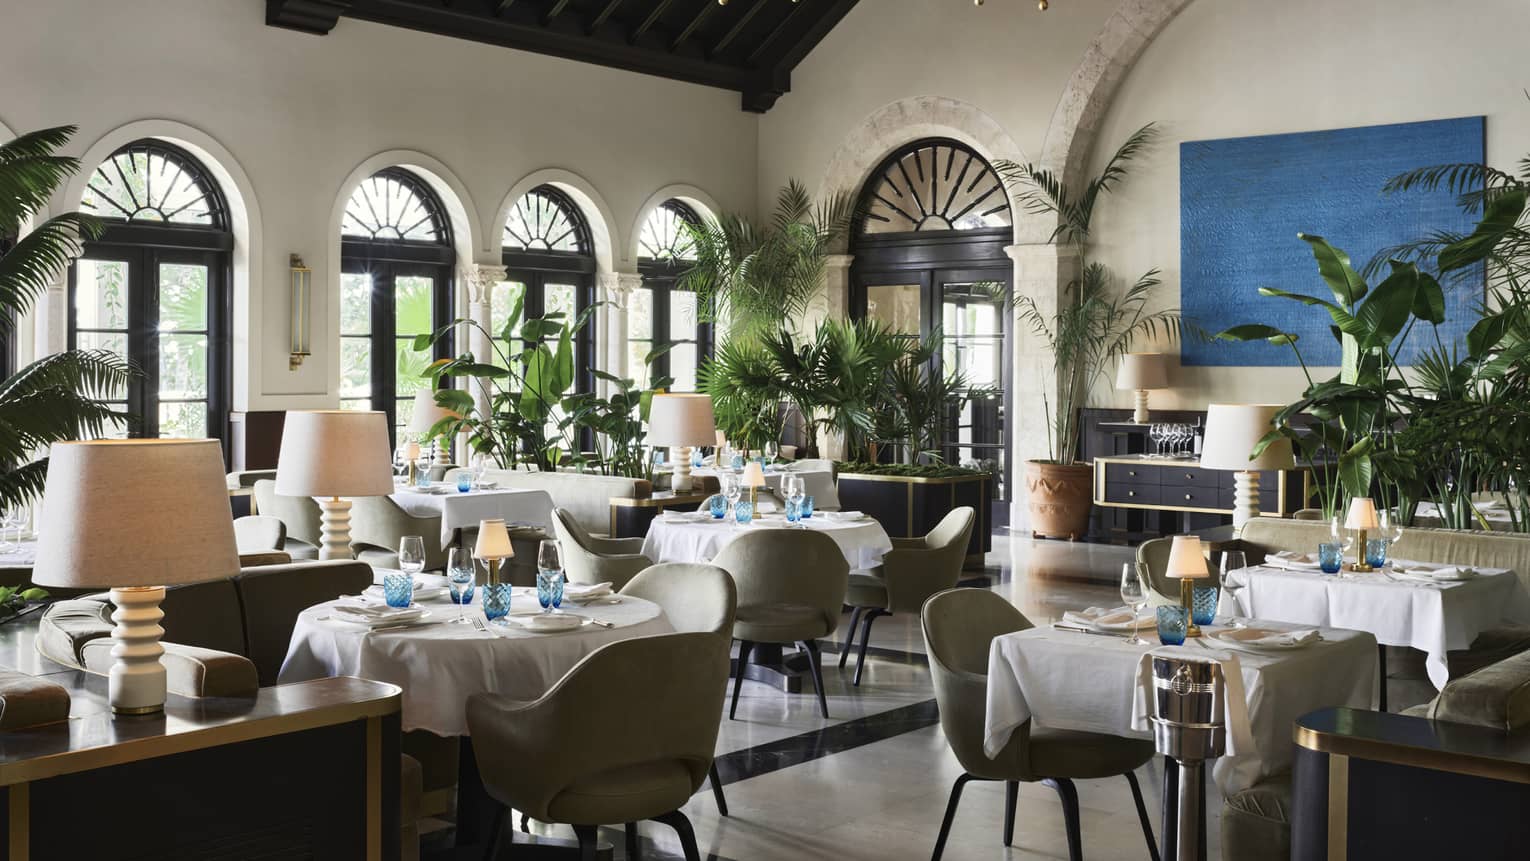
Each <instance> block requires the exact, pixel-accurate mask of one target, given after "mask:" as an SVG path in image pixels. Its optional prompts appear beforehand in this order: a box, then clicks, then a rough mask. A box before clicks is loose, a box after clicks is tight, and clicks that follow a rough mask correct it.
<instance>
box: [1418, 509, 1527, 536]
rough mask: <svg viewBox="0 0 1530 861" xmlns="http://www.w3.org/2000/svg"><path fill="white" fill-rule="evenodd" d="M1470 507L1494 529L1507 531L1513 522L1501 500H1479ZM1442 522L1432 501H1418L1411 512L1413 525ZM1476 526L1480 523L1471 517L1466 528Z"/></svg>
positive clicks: (1433, 524)
mask: <svg viewBox="0 0 1530 861" xmlns="http://www.w3.org/2000/svg"><path fill="white" fill-rule="evenodd" d="M1472 507H1473V508H1474V509H1476V511H1477V513H1478V514H1481V515H1482V519H1483V520H1486V521H1487V523H1488V526H1489V527H1491V528H1492V529H1493V530H1495V531H1500V530H1501V531H1503V532H1508V531H1509V530H1510V528H1511V527H1512V526H1513V524H1514V521H1513V519H1512V518H1510V517H1509V509H1507V508H1504V507H1503V503H1501V502H1479V503H1476V504H1474V505H1473V506H1472ZM1520 516H1521V517H1523V516H1524V514H1523V513H1521V514H1520ZM1444 522H1445V521H1444V518H1442V517H1441V516H1440V507H1439V506H1438V505H1435V504H1434V503H1433V502H1420V503H1419V504H1418V510H1416V511H1414V512H1413V525H1415V526H1441V525H1443V524H1444ZM1478 526H1480V524H1479V523H1478V521H1477V519H1476V518H1475V517H1473V518H1472V521H1471V524H1470V525H1469V526H1468V527H1467V528H1469V529H1476V528H1478Z"/></svg>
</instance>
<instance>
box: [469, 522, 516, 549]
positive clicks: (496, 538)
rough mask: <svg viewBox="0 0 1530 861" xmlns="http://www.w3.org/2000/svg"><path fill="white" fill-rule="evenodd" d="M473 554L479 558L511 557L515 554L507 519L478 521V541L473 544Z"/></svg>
mask: <svg viewBox="0 0 1530 861" xmlns="http://www.w3.org/2000/svg"><path fill="white" fill-rule="evenodd" d="M473 555H474V556H477V557H478V558H479V559H509V558H510V557H512V556H514V555H515V548H514V547H513V546H511V544H510V532H509V530H507V529H506V528H505V521H503V520H500V519H498V518H496V519H494V520H480V521H478V542H477V543H476V544H474V545H473Z"/></svg>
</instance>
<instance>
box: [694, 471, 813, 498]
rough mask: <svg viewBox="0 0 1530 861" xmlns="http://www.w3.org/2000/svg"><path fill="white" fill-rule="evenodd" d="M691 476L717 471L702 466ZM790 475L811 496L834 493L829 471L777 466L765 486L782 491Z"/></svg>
mask: <svg viewBox="0 0 1530 861" xmlns="http://www.w3.org/2000/svg"><path fill="white" fill-rule="evenodd" d="M691 475H692V476H695V477H697V478H702V477H705V476H713V477H715V476H716V475H717V470H716V469H715V468H713V467H710V466H702V467H697V468H694V469H692V470H691ZM788 475H795V476H797V477H799V478H801V479H802V485H803V488H804V492H805V493H806V494H808V495H809V496H823V495H824V494H826V493H832V492H833V491H834V473H833V472H831V471H829V470H827V469H790V468H786V467H781V466H776V467H774V468H771V469H767V470H766V471H765V486H766V487H768V488H770V489H771V490H780V489H781V479H782V478H783V477H785V476H788ZM826 488H827V489H826Z"/></svg>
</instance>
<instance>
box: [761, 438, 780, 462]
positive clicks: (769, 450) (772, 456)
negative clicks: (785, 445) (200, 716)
mask: <svg viewBox="0 0 1530 861" xmlns="http://www.w3.org/2000/svg"><path fill="white" fill-rule="evenodd" d="M780 453H781V447H780V446H779V445H777V444H776V441H775V440H771V441H770V442H767V443H765V465H766V466H773V465H774V464H775V462H776V455H778V454H780Z"/></svg>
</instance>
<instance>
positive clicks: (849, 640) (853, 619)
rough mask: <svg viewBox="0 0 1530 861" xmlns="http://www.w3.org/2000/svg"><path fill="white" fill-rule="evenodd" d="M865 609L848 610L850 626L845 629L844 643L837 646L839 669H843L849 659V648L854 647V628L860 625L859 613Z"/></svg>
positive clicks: (854, 608)
mask: <svg viewBox="0 0 1530 861" xmlns="http://www.w3.org/2000/svg"><path fill="white" fill-rule="evenodd" d="M865 609H866V608H865V607H851V608H850V626H849V627H847V628H846V629H845V641H844V642H843V643H841V644H840V646H839V668H840V669H842V670H843V669H844V668H845V661H846V660H847V659H848V658H849V657H850V648H851V647H852V646H854V645H855V626H856V625H859V624H860V623H861V613H862V612H864V611H865Z"/></svg>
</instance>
